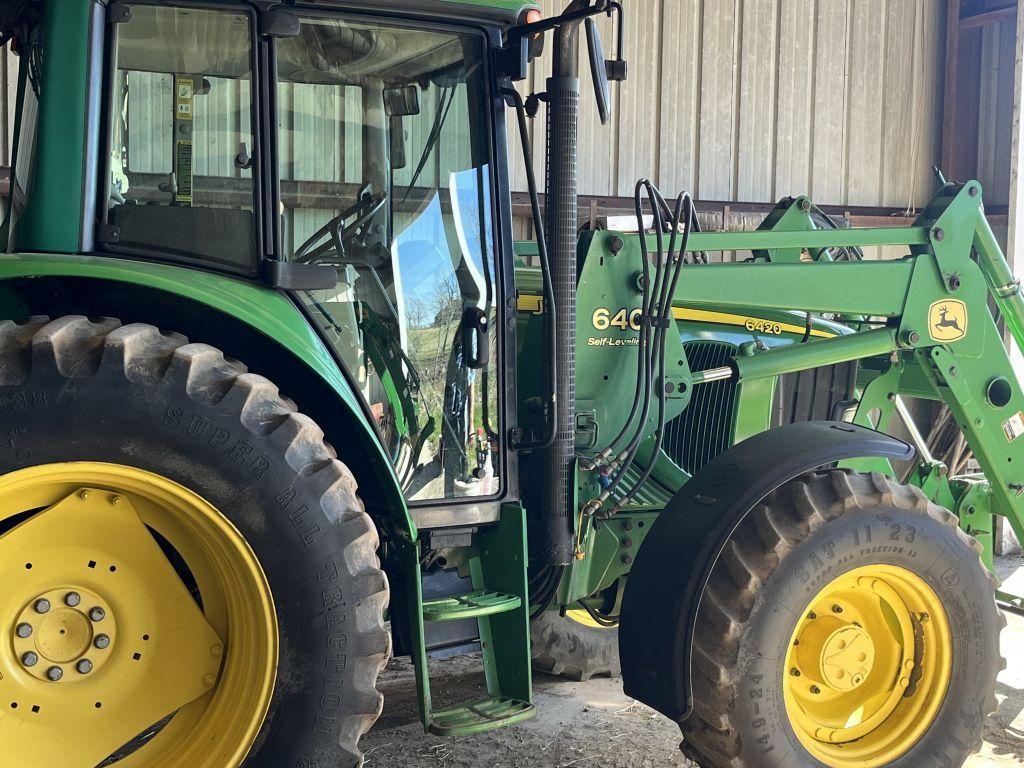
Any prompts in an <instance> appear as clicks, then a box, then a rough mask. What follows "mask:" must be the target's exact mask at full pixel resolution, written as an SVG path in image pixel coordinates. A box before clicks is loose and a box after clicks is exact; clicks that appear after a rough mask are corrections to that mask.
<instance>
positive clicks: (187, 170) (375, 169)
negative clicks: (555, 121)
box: [101, 5, 502, 501]
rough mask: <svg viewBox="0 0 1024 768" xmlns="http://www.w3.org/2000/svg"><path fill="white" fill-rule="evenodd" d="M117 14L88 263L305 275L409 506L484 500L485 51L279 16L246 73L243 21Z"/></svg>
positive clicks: (493, 398) (354, 20) (460, 41)
mask: <svg viewBox="0 0 1024 768" xmlns="http://www.w3.org/2000/svg"><path fill="white" fill-rule="evenodd" d="M127 8H130V14H128V15H127V16H128V17H127V18H125V19H124V20H123V21H122V22H121V23H119V24H117V25H116V31H117V38H116V43H115V45H114V54H113V55H114V59H115V61H116V69H115V72H114V75H113V86H112V90H111V94H110V97H111V98H110V120H109V126H110V155H109V172H108V173H107V177H108V178H109V194H108V195H106V196H105V198H104V201H105V209H104V211H103V218H104V226H103V237H102V243H101V247H102V248H103V250H105V251H109V252H111V253H117V254H124V255H129V254H130V255H134V256H143V257H151V258H154V259H161V260H163V259H169V260H172V261H176V262H183V263H187V264H190V265H194V266H196V267H199V268H204V269H216V270H225V271H229V272H233V273H236V274H239V275H254V274H259V273H261V272H265V271H266V269H267V268H268V267H267V265H266V261H267V260H269V259H273V261H274V265H273V266H274V267H277V268H280V269H282V270H284V272H285V273H287V272H288V270H289V269H292V270H294V274H304V275H307V276H311V279H309V278H307V279H306V282H305V283H303V282H302V280H301V279H299V280H298V282H296V281H295V279H293V280H292V284H291V285H290V286H289V287H292V288H293V294H292V295H293V296H294V298H295V300H296V301H297V303H298V304H299V305H300V306H301V307H302V309H303V310H304V311H305V312H306V314H307V316H308V317H309V319H310V321H311V322H312V323H313V324H314V325H315V326H316V327H317V329H318V331H319V332H320V333H321V335H322V337H323V338H324V339H325V340H326V341H327V342H328V344H329V345H330V347H331V348H332V350H333V351H334V353H335V354H336V355H337V357H338V359H339V360H340V361H341V362H342V363H343V365H344V367H345V370H346V372H347V374H348V376H349V378H350V380H351V381H352V382H353V384H354V385H355V387H356V388H357V389H358V391H359V392H360V393H361V395H362V396H363V397H364V398H365V400H366V402H367V404H368V406H369V408H370V410H371V412H372V414H373V419H374V421H375V423H376V425H377V427H378V429H379V432H380V436H381V439H382V441H383V443H384V446H385V448H386V450H387V452H388V454H389V455H390V457H391V459H392V461H393V463H394V465H395V468H396V472H397V474H398V476H399V478H400V480H401V483H402V486H403V488H404V490H405V492H406V494H407V497H408V498H409V499H410V500H427V501H429V500H435V501H436V500H439V499H452V498H465V497H494V496H496V495H497V494H498V493H499V491H500V487H501V482H500V474H501V472H500V471H499V468H500V467H501V458H500V456H499V455H498V453H497V449H498V446H499V441H497V440H496V438H497V436H498V431H499V428H500V426H501V419H502V416H501V411H500V409H499V408H498V407H497V393H498V386H499V384H500V376H499V375H497V369H496V368H495V365H494V363H495V361H496V360H497V353H498V348H497V344H496V343H493V344H492V343H491V337H492V336H493V335H494V333H493V331H492V330H491V328H492V327H493V326H494V325H495V322H494V320H495V301H496V297H497V296H498V295H499V294H498V285H497V281H499V280H500V279H501V277H500V269H499V267H498V263H497V257H496V253H497V250H498V247H497V242H496V237H497V232H498V229H497V228H496V220H497V219H496V211H495V205H494V202H493V201H494V199H495V184H496V183H497V179H496V176H495V172H494V169H495V163H494V161H493V155H494V153H495V151H496V147H497V146H498V145H497V143H496V141H495V120H494V119H493V118H494V115H493V94H492V89H491V87H490V85H489V78H491V77H492V73H491V72H490V71H489V68H490V63H489V48H488V39H487V36H486V34H485V32H484V31H483V30H481V29H472V28H470V29H466V28H462V29H454V28H443V27H437V28H432V27H429V26H427V27H425V26H414V25H411V24H409V23H400V22H395V21H390V22H389V21H379V20H374V19H370V18H365V17H360V16H344V15H338V14H331V15H325V14H322V13H308V14H304V13H300V12H295V13H287V14H285V15H283V16H282V17H280V18H278V19H277V21H276V22H275V23H276V24H277V27H275V29H277V31H276V32H275V33H274V34H272V35H270V36H268V37H264V38H263V39H269V40H270V41H271V43H270V48H271V51H269V52H266V53H267V54H269V55H268V59H269V60H268V61H264V62H262V63H261V62H260V61H259V60H258V59H259V55H260V54H259V52H258V51H257V42H256V41H257V33H258V31H259V25H260V20H259V19H258V18H257V17H254V16H253V15H251V14H247V13H244V12H241V11H239V10H238V9H235V8H230V9H223V10H222V9H217V8H213V7H209V8H198V7H191V6H189V7H177V6H173V5H131V6H127ZM263 23H264V24H266V20H264V22H263ZM266 45H267V44H266V43H264V46H266ZM261 65H262V66H263V67H264V75H263V79H262V82H261V84H260V86H259V87H258V88H254V80H255V78H254V75H253V73H254V72H255V71H256V70H257V69H258V68H259V67H260V66H261ZM271 148H272V149H271ZM268 150H270V151H268ZM272 157H273V158H276V167H275V168H273V169H269V168H267V167H266V164H267V163H268V162H271V161H270V159H269V158H272ZM271 177H275V178H274V179H273V185H275V186H276V187H277V190H279V194H276V195H275V194H270V193H269V191H270V189H271V187H270V186H269V185H270V183H271V182H270V178H271ZM489 370H490V371H494V373H492V374H491V375H488V373H489Z"/></svg>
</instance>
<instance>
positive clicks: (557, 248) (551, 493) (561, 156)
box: [531, 0, 589, 565]
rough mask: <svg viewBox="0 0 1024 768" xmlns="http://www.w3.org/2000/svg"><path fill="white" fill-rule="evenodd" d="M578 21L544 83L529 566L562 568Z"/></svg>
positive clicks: (571, 426)
mask: <svg viewBox="0 0 1024 768" xmlns="http://www.w3.org/2000/svg"><path fill="white" fill-rule="evenodd" d="M588 4H589V0H574V2H573V3H572V4H571V5H570V6H569V8H568V9H567V11H573V10H577V9H579V8H585V7H586V6H587V5H588ZM579 32H580V22H579V21H570V22H567V23H565V24H562V25H561V26H560V27H558V29H557V30H556V31H555V37H554V45H555V50H554V66H553V70H552V76H551V77H549V78H548V81H547V89H546V90H547V107H548V109H547V131H548V144H547V160H546V165H547V173H546V174H545V189H544V193H545V194H544V202H545V211H544V227H545V232H546V234H547V240H548V253H549V258H550V261H551V281H552V285H553V287H554V298H555V303H556V306H557V308H558V312H557V319H556V323H557V339H558V345H557V347H556V348H555V349H554V350H552V354H554V355H555V359H556V363H557V365H556V371H557V373H556V381H555V403H554V408H555V413H554V414H553V416H554V418H555V424H556V429H557V431H556V434H555V440H554V442H553V443H552V444H551V446H550V447H549V448H547V449H545V451H544V453H543V455H542V457H541V464H542V466H543V467H544V472H545V474H546V477H545V478H544V490H543V493H542V495H541V499H540V501H541V504H542V508H541V509H540V510H538V512H539V514H540V516H542V520H541V521H540V522H541V525H540V526H538V529H537V530H536V533H537V534H539V536H536V537H535V539H534V541H533V542H532V544H533V546H532V547H531V555H532V557H533V560H534V564H535V565H568V564H569V563H570V562H571V561H572V557H573V530H572V519H573V518H572V515H573V510H572V509H571V508H570V499H572V498H574V494H573V493H572V492H571V484H572V483H574V482H575V478H574V473H573V471H572V470H573V449H574V443H575V439H576V238H577V228H578V226H579V222H578V215H577V199H576V196H577V172H576V164H577V153H578V147H577V126H578V122H579V110H580V80H579V64H578V55H579Z"/></svg>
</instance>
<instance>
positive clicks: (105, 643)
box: [92, 635, 110, 651]
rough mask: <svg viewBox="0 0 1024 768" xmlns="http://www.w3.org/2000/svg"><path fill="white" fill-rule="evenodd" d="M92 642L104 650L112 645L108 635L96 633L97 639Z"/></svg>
mask: <svg viewBox="0 0 1024 768" xmlns="http://www.w3.org/2000/svg"><path fill="white" fill-rule="evenodd" d="M92 644H93V645H95V646H96V647H97V648H99V649H100V650H101V651H102V650H104V649H106V648H109V647H110V637H108V636H107V635H96V639H95V640H93V641H92Z"/></svg>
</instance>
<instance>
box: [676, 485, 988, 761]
mask: <svg viewBox="0 0 1024 768" xmlns="http://www.w3.org/2000/svg"><path fill="white" fill-rule="evenodd" d="M980 551H981V546H980V545H979V544H978V542H977V541H975V540H974V539H971V538H970V537H968V536H967V535H966V534H964V533H963V532H962V531H961V530H960V528H959V527H958V526H957V520H956V518H955V517H954V515H953V514H952V513H950V512H948V511H947V510H945V509H942V508H940V507H938V506H936V505H935V504H932V503H930V502H929V501H928V500H927V499H926V498H925V496H924V495H923V494H922V493H921V491H920V490H919V489H917V488H914V487H910V486H902V485H898V484H897V483H895V482H893V481H891V480H890V479H888V478H886V477H885V476H883V475H880V474H871V475H865V474H857V473H853V472H849V471H844V470H830V471H819V472H814V473H811V474H808V475H804V476H802V477H800V478H798V479H796V480H794V481H792V482H791V483H788V484H787V485H785V486H783V487H782V488H780V489H779V490H777V491H775V492H774V493H772V494H771V495H769V496H768V498H767V499H765V501H764V502H762V503H761V504H759V505H758V506H757V507H756V508H755V509H754V510H752V511H751V513H750V515H749V516H748V517H747V519H746V520H745V521H744V522H743V523H742V525H741V526H740V527H739V528H738V529H737V531H736V532H735V534H734V535H733V537H732V538H731V540H730V541H729V543H728V545H727V547H726V549H725V551H724V553H723V556H722V558H721V559H720V560H719V562H718V563H717V564H716V565H715V567H714V570H713V573H712V576H711V580H710V583H709V585H708V589H707V591H706V593H705V596H704V599H703V601H702V603H701V606H700V612H699V615H698V621H697V629H696V635H695V638H694V657H693V665H692V666H693V695H694V710H693V713H692V715H691V716H690V717H689V718H688V719H687V720H685V721H684V722H683V723H682V725H681V727H682V731H683V736H684V741H683V751H684V753H686V754H687V756H689V757H690V758H691V759H693V760H694V761H695V762H696V763H697V764H698V765H700V766H702V767H703V768H725V767H726V766H728V767H729V768H740V767H741V766H744V767H747V766H749V767H750V768H754V767H756V768H783V766H785V768H812V767H813V768H821V766H828V768H853V766H857V767H858V768H860V767H864V768H880V767H881V766H898V767H899V768H919V766H925V765H928V766H944V767H947V768H954V767H955V766H960V765H962V764H963V762H964V760H966V758H967V757H968V756H969V755H970V754H971V753H972V752H974V751H975V750H976V749H977V748H978V747H979V746H980V744H981V736H982V726H983V724H984V721H985V718H986V716H987V715H989V714H990V713H991V712H993V711H994V710H995V708H996V699H995V692H994V691H995V682H996V675H997V673H998V672H999V670H1000V669H1001V668H1002V666H1003V664H1002V659H1001V657H1000V655H999V632H1000V629H1001V628H1002V627H1003V626H1004V625H1005V619H1004V618H1003V617H1002V615H1001V614H1000V613H999V611H998V609H997V608H996V605H995V601H994V595H993V591H994V588H995V577H994V576H993V575H992V574H991V573H990V572H988V571H987V570H986V569H985V568H984V567H983V566H982V565H981V562H980V559H979V556H978V555H979V553H980Z"/></svg>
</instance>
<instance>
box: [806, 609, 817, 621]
mask: <svg viewBox="0 0 1024 768" xmlns="http://www.w3.org/2000/svg"><path fill="white" fill-rule="evenodd" d="M807 618H808V619H810V620H811V621H814V620H815V619H816V618H818V614H816V613H815V612H814V611H811V612H810V613H808V614H807Z"/></svg>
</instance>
